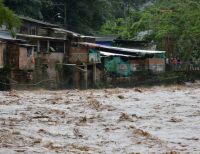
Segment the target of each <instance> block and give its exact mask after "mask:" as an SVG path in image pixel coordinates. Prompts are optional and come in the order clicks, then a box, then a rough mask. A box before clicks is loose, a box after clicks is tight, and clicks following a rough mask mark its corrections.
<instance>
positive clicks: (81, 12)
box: [4, 0, 148, 34]
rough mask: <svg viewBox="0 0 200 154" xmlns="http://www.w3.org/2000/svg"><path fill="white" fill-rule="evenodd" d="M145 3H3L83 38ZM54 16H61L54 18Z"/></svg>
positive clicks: (81, 0)
mask: <svg viewBox="0 0 200 154" xmlns="http://www.w3.org/2000/svg"><path fill="white" fill-rule="evenodd" d="M146 1H148V0H142V1H141V0H4V3H5V5H6V6H8V7H9V8H10V9H11V10H14V11H15V12H16V13H17V14H19V15H24V16H30V17H33V18H36V19H40V20H44V21H48V22H52V23H58V24H62V25H63V24H64V19H63V18H65V8H66V21H67V24H66V25H67V26H66V27H67V28H68V29H70V30H73V31H76V32H81V33H85V34H96V33H98V31H99V29H100V27H101V26H102V25H103V24H104V23H105V22H106V21H107V20H108V19H109V20H111V19H115V18H121V17H124V9H125V8H129V9H130V10H131V8H133V7H137V6H139V5H140V4H142V3H143V2H146ZM57 13H60V14H61V15H60V16H59V17H60V18H58V16H57Z"/></svg>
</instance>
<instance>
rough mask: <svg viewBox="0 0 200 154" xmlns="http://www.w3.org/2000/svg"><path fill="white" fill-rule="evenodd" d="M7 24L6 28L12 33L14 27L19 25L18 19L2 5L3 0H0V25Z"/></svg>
mask: <svg viewBox="0 0 200 154" xmlns="http://www.w3.org/2000/svg"><path fill="white" fill-rule="evenodd" d="M3 24H5V25H7V26H8V29H9V30H10V31H11V33H12V34H14V29H13V28H14V27H19V26H20V20H19V19H18V18H17V17H16V16H15V15H14V13H13V12H12V11H11V10H9V9H8V8H7V7H5V6H4V4H3V1H2V0H0V26H1V25H3Z"/></svg>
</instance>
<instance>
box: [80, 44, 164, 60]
mask: <svg viewBox="0 0 200 154" xmlns="http://www.w3.org/2000/svg"><path fill="white" fill-rule="evenodd" d="M78 44H80V45H84V46H88V47H92V48H95V49H99V50H100V51H103V52H107V53H114V54H124V55H130V56H138V57H140V56H145V55H152V54H164V53H165V51H154V50H140V49H130V48H120V47H111V46H105V45H99V44H95V43H88V42H79V43H78Z"/></svg>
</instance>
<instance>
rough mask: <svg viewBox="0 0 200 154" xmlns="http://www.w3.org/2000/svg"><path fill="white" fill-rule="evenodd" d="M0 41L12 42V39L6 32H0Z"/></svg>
mask: <svg viewBox="0 0 200 154" xmlns="http://www.w3.org/2000/svg"><path fill="white" fill-rule="evenodd" d="M0 39H3V40H13V39H14V38H13V37H12V36H11V35H10V33H9V32H8V31H0Z"/></svg>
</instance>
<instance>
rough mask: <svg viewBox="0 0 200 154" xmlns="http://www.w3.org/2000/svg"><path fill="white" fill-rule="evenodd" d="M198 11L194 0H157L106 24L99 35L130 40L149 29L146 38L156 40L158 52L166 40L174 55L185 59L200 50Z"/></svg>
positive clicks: (163, 48) (198, 8) (199, 18)
mask: <svg viewBox="0 0 200 154" xmlns="http://www.w3.org/2000/svg"><path fill="white" fill-rule="evenodd" d="M199 10H200V1H198V0H157V1H156V2H155V4H154V5H153V6H150V7H149V8H147V9H146V10H144V11H137V10H132V11H131V13H129V14H128V15H127V16H125V17H124V18H120V19H113V20H111V21H110V20H109V21H107V22H106V23H105V24H104V25H103V26H102V28H101V32H102V33H103V34H110V33H112V34H113V33H114V34H117V35H119V36H121V37H122V38H129V39H132V38H134V37H135V36H136V35H137V34H138V32H140V31H146V30H153V34H152V35H151V36H149V37H150V38H149V37H148V39H151V40H154V41H156V42H157V44H158V46H159V48H160V49H161V50H167V49H166V46H167V44H166V43H163V42H165V40H167V39H170V40H172V45H171V46H173V49H172V50H173V51H174V52H175V54H176V55H179V56H182V57H185V58H188V57H189V55H199V51H200V14H199ZM119 21H120V22H119ZM119 23H120V24H119ZM191 53H194V54H191Z"/></svg>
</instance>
